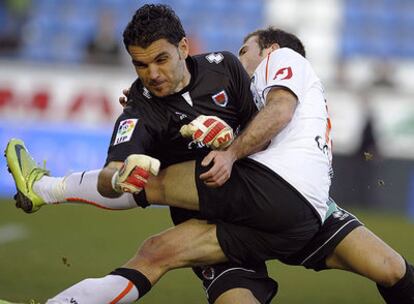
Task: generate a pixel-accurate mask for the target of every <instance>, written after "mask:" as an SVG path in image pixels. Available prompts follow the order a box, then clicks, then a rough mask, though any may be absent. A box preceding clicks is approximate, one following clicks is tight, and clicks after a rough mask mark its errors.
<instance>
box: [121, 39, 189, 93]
mask: <svg viewBox="0 0 414 304" xmlns="http://www.w3.org/2000/svg"><path fill="white" fill-rule="evenodd" d="M128 52H129V54H130V56H131V58H132V63H133V64H134V66H135V70H136V72H137V74H138V77H139V78H140V79H141V81H142V83H143V84H144V86H145V87H146V88H147V89H148V90H149V91H150V92H151V93H152V94H154V95H155V96H158V97H164V96H168V95H171V94H174V93H176V92H179V91H180V90H182V89H183V88H184V87H185V86H186V85H188V83H189V82H190V78H191V74H190V72H189V71H188V68H187V65H186V62H185V59H186V58H187V56H188V43H187V40H186V38H183V39H182V40H181V41H180V42H179V44H178V46H175V45H173V44H171V43H169V42H168V41H167V40H166V39H159V40H157V41H155V42H153V43H151V44H150V45H149V46H148V47H146V48H142V47H140V46H134V45H130V46H129V47H128Z"/></svg>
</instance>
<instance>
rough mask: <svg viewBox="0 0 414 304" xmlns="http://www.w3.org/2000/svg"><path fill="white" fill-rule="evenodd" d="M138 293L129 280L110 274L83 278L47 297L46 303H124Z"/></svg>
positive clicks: (130, 300) (132, 299)
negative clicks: (94, 277) (58, 292)
mask: <svg viewBox="0 0 414 304" xmlns="http://www.w3.org/2000/svg"><path fill="white" fill-rule="evenodd" d="M138 295H139V294H138V290H137V288H136V287H135V285H134V284H133V283H132V282H131V281H129V280H128V279H126V278H124V277H122V276H119V275H111V274H110V275H107V276H105V277H103V278H97V279H86V280H83V281H81V282H79V283H77V284H75V285H73V286H72V287H69V288H68V289H66V290H64V291H62V292H61V293H60V294H58V295H56V296H55V297H53V298H52V299H49V300H48V301H47V302H46V304H65V303H72V304H73V303H75V304H102V303H117V304H126V303H132V302H134V301H136V300H137V299H138Z"/></svg>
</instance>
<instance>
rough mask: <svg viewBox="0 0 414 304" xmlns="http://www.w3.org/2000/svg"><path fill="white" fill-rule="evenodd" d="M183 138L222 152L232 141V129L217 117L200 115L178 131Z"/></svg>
mask: <svg viewBox="0 0 414 304" xmlns="http://www.w3.org/2000/svg"><path fill="white" fill-rule="evenodd" d="M180 133H181V135H182V136H183V137H186V138H192V140H193V142H195V143H198V144H201V145H203V146H206V147H209V148H211V149H213V150H224V149H226V148H227V147H228V146H230V145H231V143H232V142H233V140H234V133H233V129H232V128H231V127H230V126H229V125H228V124H227V123H226V122H225V121H224V120H222V119H220V118H218V117H217V116H206V115H200V116H198V117H197V118H196V119H194V120H193V121H192V122H190V123H189V124H187V125H184V126H182V127H181V129H180Z"/></svg>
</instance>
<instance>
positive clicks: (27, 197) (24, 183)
mask: <svg viewBox="0 0 414 304" xmlns="http://www.w3.org/2000/svg"><path fill="white" fill-rule="evenodd" d="M4 156H5V157H6V160H7V166H8V168H9V172H10V173H11V175H12V176H13V179H14V183H15V185H16V189H17V194H16V195H15V196H14V199H15V200H16V207H17V208H21V209H23V211H25V212H26V213H32V212H35V211H37V210H39V209H40V207H41V206H42V205H44V204H45V202H44V201H43V199H42V198H41V197H40V196H38V195H37V194H36V193H35V192H34V191H33V189H32V188H33V184H34V182H35V181H38V180H39V179H41V178H42V176H44V175H49V172H48V171H47V170H46V169H45V168H40V167H39V166H38V165H37V164H36V162H35V160H34V159H33V158H32V157H31V156H30V154H29V151H27V148H26V146H25V145H24V143H23V141H21V140H20V139H15V138H12V139H11V140H10V141H9V143H8V144H7V148H6V151H5V153H4Z"/></svg>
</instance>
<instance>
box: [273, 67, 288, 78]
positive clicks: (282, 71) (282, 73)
mask: <svg viewBox="0 0 414 304" xmlns="http://www.w3.org/2000/svg"><path fill="white" fill-rule="evenodd" d="M292 76H293V72H292V68H291V67H287V68H281V69H280V70H278V71H277V72H276V74H275V77H273V80H276V79H277V80H286V79H290V78H292Z"/></svg>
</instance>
